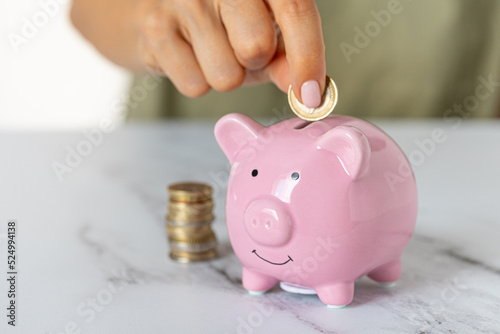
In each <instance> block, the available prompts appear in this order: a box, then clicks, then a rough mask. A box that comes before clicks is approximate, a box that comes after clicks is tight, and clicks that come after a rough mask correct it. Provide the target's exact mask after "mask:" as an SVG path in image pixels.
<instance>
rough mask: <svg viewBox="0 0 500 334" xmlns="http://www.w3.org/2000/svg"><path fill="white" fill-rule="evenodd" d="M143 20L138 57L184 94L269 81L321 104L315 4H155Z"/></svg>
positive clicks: (206, 0)
mask: <svg viewBox="0 0 500 334" xmlns="http://www.w3.org/2000/svg"><path fill="white" fill-rule="evenodd" d="M146 13H147V14H146V15H145V18H144V19H143V23H142V25H141V38H140V41H139V50H140V51H139V52H140V57H141V58H142V60H143V62H144V64H145V65H146V66H147V67H149V68H150V69H153V70H154V71H155V72H157V73H160V74H163V75H165V76H167V77H169V78H170V80H171V81H172V82H173V84H174V85H175V86H176V88H177V89H178V90H179V91H180V92H181V93H182V94H184V95H187V96H190V97H197V96H201V95H203V94H205V93H207V92H208V91H209V90H210V89H211V88H213V89H215V90H218V91H223V92H226V91H230V90H233V89H235V88H238V87H240V86H242V85H252V84H258V83H263V82H268V81H272V82H273V83H274V84H276V86H277V87H278V88H279V89H281V90H282V91H285V92H286V91H287V89H288V87H289V85H290V84H291V85H292V88H293V90H294V92H295V94H296V96H297V97H298V98H299V99H300V100H301V101H302V102H303V103H304V104H305V105H306V106H308V107H316V106H318V105H319V104H320V102H321V92H323V90H324V88H325V76H326V65H325V55H324V53H325V52H324V43H323V34H322V31H321V19H320V16H319V13H318V9H317V7H316V4H315V3H314V1H313V0H267V1H264V0H189V1H186V0H154V1H153V3H152V5H151V7H150V9H149V10H148V11H146ZM274 22H276V23H277V25H278V26H279V30H277V29H276V27H275V25H276V24H275V23H274ZM279 31H280V32H279ZM277 32H278V33H277Z"/></svg>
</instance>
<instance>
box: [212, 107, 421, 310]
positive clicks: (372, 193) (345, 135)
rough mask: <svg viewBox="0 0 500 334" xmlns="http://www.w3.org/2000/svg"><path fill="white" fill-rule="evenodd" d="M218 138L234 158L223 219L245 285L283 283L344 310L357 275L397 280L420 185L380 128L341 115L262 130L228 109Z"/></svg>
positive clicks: (258, 289) (217, 128)
mask: <svg viewBox="0 0 500 334" xmlns="http://www.w3.org/2000/svg"><path fill="white" fill-rule="evenodd" d="M215 136H216V139H217V142H218V143H219V145H220V147H221V148H222V150H223V151H224V153H225V155H226V156H227V158H228V159H229V161H230V163H231V174H230V178H229V184H228V190H227V198H226V220H227V228H228V232H229V238H230V240H231V244H232V246H233V249H234V251H235V253H236V255H237V257H238V258H239V259H240V261H241V263H242V264H243V273H242V280H243V286H244V287H245V289H247V290H249V291H250V292H253V293H259V292H265V291H266V290H269V289H271V288H272V287H273V286H274V285H275V284H277V283H278V282H281V286H282V287H283V288H285V289H286V290H290V291H299V292H300V291H302V292H306V293H307V292H309V293H317V294H318V297H319V298H320V299H321V300H322V301H323V302H324V303H325V304H327V305H329V306H334V307H341V306H344V305H347V304H349V303H350V302H351V301H352V299H353V295H354V282H355V281H356V279H357V278H359V277H361V276H363V275H368V277H370V278H372V279H373V280H375V281H377V282H381V283H392V282H394V281H396V280H397V279H398V278H399V276H400V274H401V261H400V257H401V253H402V252H403V250H404V248H405V247H406V245H407V243H408V242H409V240H410V237H411V234H412V232H413V228H414V226H415V221H416V215H417V191H416V184H415V178H414V176H413V172H412V169H411V166H410V164H409V162H408V160H407V159H406V157H405V155H404V153H403V152H402V151H401V149H400V148H399V147H398V145H397V144H396V143H395V142H394V141H393V140H392V139H391V138H390V137H389V136H388V135H387V134H385V133H384V132H383V131H382V130H380V129H379V128H377V127H376V126H374V125H373V124H371V123H368V122H366V121H363V120H360V119H356V118H352V117H345V116H333V117H330V118H327V119H324V120H322V121H317V122H312V123H311V122H307V121H303V120H301V119H299V118H292V119H288V120H285V121H282V122H279V123H276V124H274V125H272V126H269V127H264V126H262V125H260V124H259V123H257V122H255V121H253V120H252V119H250V118H248V117H246V116H244V115H240V114H230V115H226V116H224V117H223V118H221V119H220V120H219V121H218V122H217V124H216V126H215Z"/></svg>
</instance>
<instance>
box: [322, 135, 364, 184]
mask: <svg viewBox="0 0 500 334" xmlns="http://www.w3.org/2000/svg"><path fill="white" fill-rule="evenodd" d="M316 144H317V148H319V149H322V150H327V151H330V152H332V153H334V154H335V155H337V157H338V159H339V160H340V163H341V164H342V167H343V168H344V170H345V172H346V173H347V174H348V175H349V176H350V177H351V178H352V179H353V180H356V179H359V178H360V177H361V176H363V173H364V172H365V171H366V169H367V168H368V161H369V160H370V154H371V149H370V144H369V142H368V139H367V138H366V136H365V135H364V133H363V132H361V130H359V129H358V128H355V127H353V126H346V125H343V126H337V127H335V128H333V129H331V130H330V131H328V132H327V133H325V134H324V135H322V136H320V137H319V138H318V140H317V142H316Z"/></svg>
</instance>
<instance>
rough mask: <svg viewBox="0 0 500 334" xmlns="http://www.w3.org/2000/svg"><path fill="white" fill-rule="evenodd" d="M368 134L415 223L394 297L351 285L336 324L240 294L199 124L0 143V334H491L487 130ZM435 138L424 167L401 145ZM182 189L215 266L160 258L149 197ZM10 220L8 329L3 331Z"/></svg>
mask: <svg viewBox="0 0 500 334" xmlns="http://www.w3.org/2000/svg"><path fill="white" fill-rule="evenodd" d="M376 124H377V125H379V126H380V127H382V128H383V129H384V130H385V131H387V132H388V133H389V134H390V135H392V136H393V137H394V138H395V139H396V141H398V142H399V143H400V145H401V146H402V148H403V149H404V150H405V152H406V153H407V154H409V155H410V157H412V158H413V162H414V164H415V165H417V164H418V166H415V173H416V177H417V181H418V185H419V197H420V210H419V217H418V222H417V227H416V231H415V235H414V237H413V239H412V241H411V242H410V244H409V246H408V248H407V249H406V251H405V253H404V256H403V274H402V277H401V279H400V281H399V282H398V284H397V285H396V286H395V287H394V288H392V289H384V288H381V287H379V286H378V285H376V284H374V283H373V282H371V281H370V280H369V279H366V278H363V279H361V280H359V281H358V282H357V284H356V293H355V297H354V302H353V303H352V304H351V305H349V306H348V307H347V308H345V309H341V310H334V309H328V308H326V307H325V306H324V305H323V304H322V303H321V302H320V301H319V299H318V298H317V297H316V296H304V295H295V294H291V293H287V292H284V291H282V290H280V288H279V287H276V288H275V289H273V290H272V291H271V292H269V293H268V294H267V295H264V296H261V297H253V296H250V295H248V294H247V293H246V292H245V291H244V290H243V288H242V286H241V265H240V263H239V261H238V259H237V258H236V257H235V256H234V254H233V252H232V250H231V247H230V245H229V242H228V238H227V232H226V228H225V222H224V196H225V194H224V187H225V177H226V176H227V170H228V165H227V162H226V159H225V157H224V156H223V154H222V152H221V151H220V150H219V148H218V146H217V144H216V142H215V139H214V137H213V134H212V130H213V125H214V122H198V123H188V122H185V123H182V122H171V123H155V124H128V125H126V126H125V127H123V128H121V129H116V130H113V131H111V132H110V133H107V134H105V135H104V136H103V138H102V142H100V143H99V142H98V141H96V139H98V138H97V137H95V140H94V141H96V145H94V144H93V145H92V146H91V147H85V144H82V141H84V140H85V138H86V137H85V136H84V134H82V133H3V134H1V135H0V233H2V235H1V236H0V238H2V237H3V239H2V240H0V268H1V269H0V270H1V275H0V277H1V280H0V305H1V307H0V309H2V310H3V311H1V313H2V314H1V316H0V319H1V320H0V332H1V333H54V334H55V333H500V204H499V203H500V202H499V200H500V195H499V194H500V145H499V143H500V122H498V121H475V122H469V121H468V122H464V123H462V124H460V125H458V126H456V127H452V125H453V124H452V123H447V122H446V121H445V120H433V121H411V122H408V121H388V120H386V121H376ZM439 128H440V129H442V131H443V132H444V136H445V138H446V140H445V141H444V142H440V143H435V147H434V149H432V147H431V146H432V145H428V146H427V154H426V153H424V152H423V151H422V149H420V148H419V147H418V146H417V144H416V143H415V140H416V139H418V140H429V139H430V138H432V132H433V131H435V130H436V129H439ZM437 131H439V130H437ZM442 136H443V135H441V136H440V138H441V141H442V139H443V138H442ZM427 143H428V142H427ZM78 145H80V149H81V150H85V149H87V151H88V152H87V153H88V155H87V156H85V157H83V158H82V160H81V161H77V160H75V159H74V157H73V160H72V163H73V165H74V168H72V172H68V173H65V174H63V175H62V182H59V181H58V179H57V177H56V174H55V173H54V171H53V167H52V164H53V162H54V161H58V162H61V163H63V162H64V160H65V157H66V155H67V154H68V148H67V147H68V146H69V147H70V148H72V149H76V148H77V146H78ZM418 151H420V152H421V153H418ZM182 180H198V181H206V182H210V183H212V184H213V185H214V187H215V201H216V210H215V211H216V212H215V213H216V215H217V219H216V221H215V222H214V229H215V232H216V234H217V236H218V239H219V246H220V249H219V251H220V253H221V257H220V258H218V259H217V260H214V261H211V262H209V263H200V264H192V265H182V264H178V263H174V262H172V261H171V260H169V259H168V257H167V252H168V244H167V242H166V235H165V229H164V224H165V222H164V215H165V213H166V201H167V194H166V189H165V187H166V186H167V185H168V184H170V183H173V182H177V181H182ZM10 219H14V220H16V221H17V249H16V251H17V256H18V257H17V261H18V262H17V266H18V267H17V270H18V276H17V287H16V289H17V300H16V307H17V309H16V327H12V326H9V325H7V321H8V318H7V317H6V315H7V311H6V307H7V306H8V304H7V303H8V302H9V301H8V298H7V290H8V288H9V287H8V286H7V281H6V279H5V278H4V277H6V276H7V274H6V272H7V263H6V262H7V253H6V252H7V250H6V247H7V246H6V242H7V240H6V227H7V223H8V221H9V220H10Z"/></svg>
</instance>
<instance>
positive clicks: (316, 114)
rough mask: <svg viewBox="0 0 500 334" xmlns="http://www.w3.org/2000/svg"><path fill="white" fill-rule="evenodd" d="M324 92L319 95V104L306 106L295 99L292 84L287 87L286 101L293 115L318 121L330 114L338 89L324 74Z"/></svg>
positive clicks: (335, 103)
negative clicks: (310, 106) (315, 106)
mask: <svg viewBox="0 0 500 334" xmlns="http://www.w3.org/2000/svg"><path fill="white" fill-rule="evenodd" d="M325 87H326V88H325V92H324V93H323V96H322V97H321V105H320V106H319V107H317V108H308V107H306V106H305V105H303V104H302V103H300V102H299V100H297V97H296V96H295V94H294V93H293V90H292V86H291V85H290V88H289V89H288V103H289V104H290V108H292V111H293V112H294V113H295V115H297V116H299V117H300V118H302V119H304V120H306V121H319V120H322V119H323V118H325V117H327V116H328V115H330V114H331V113H332V111H333V109H335V106H336V105H337V98H338V91H337V86H336V85H335V82H334V81H333V80H332V78H330V77H329V76H326V86H325Z"/></svg>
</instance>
